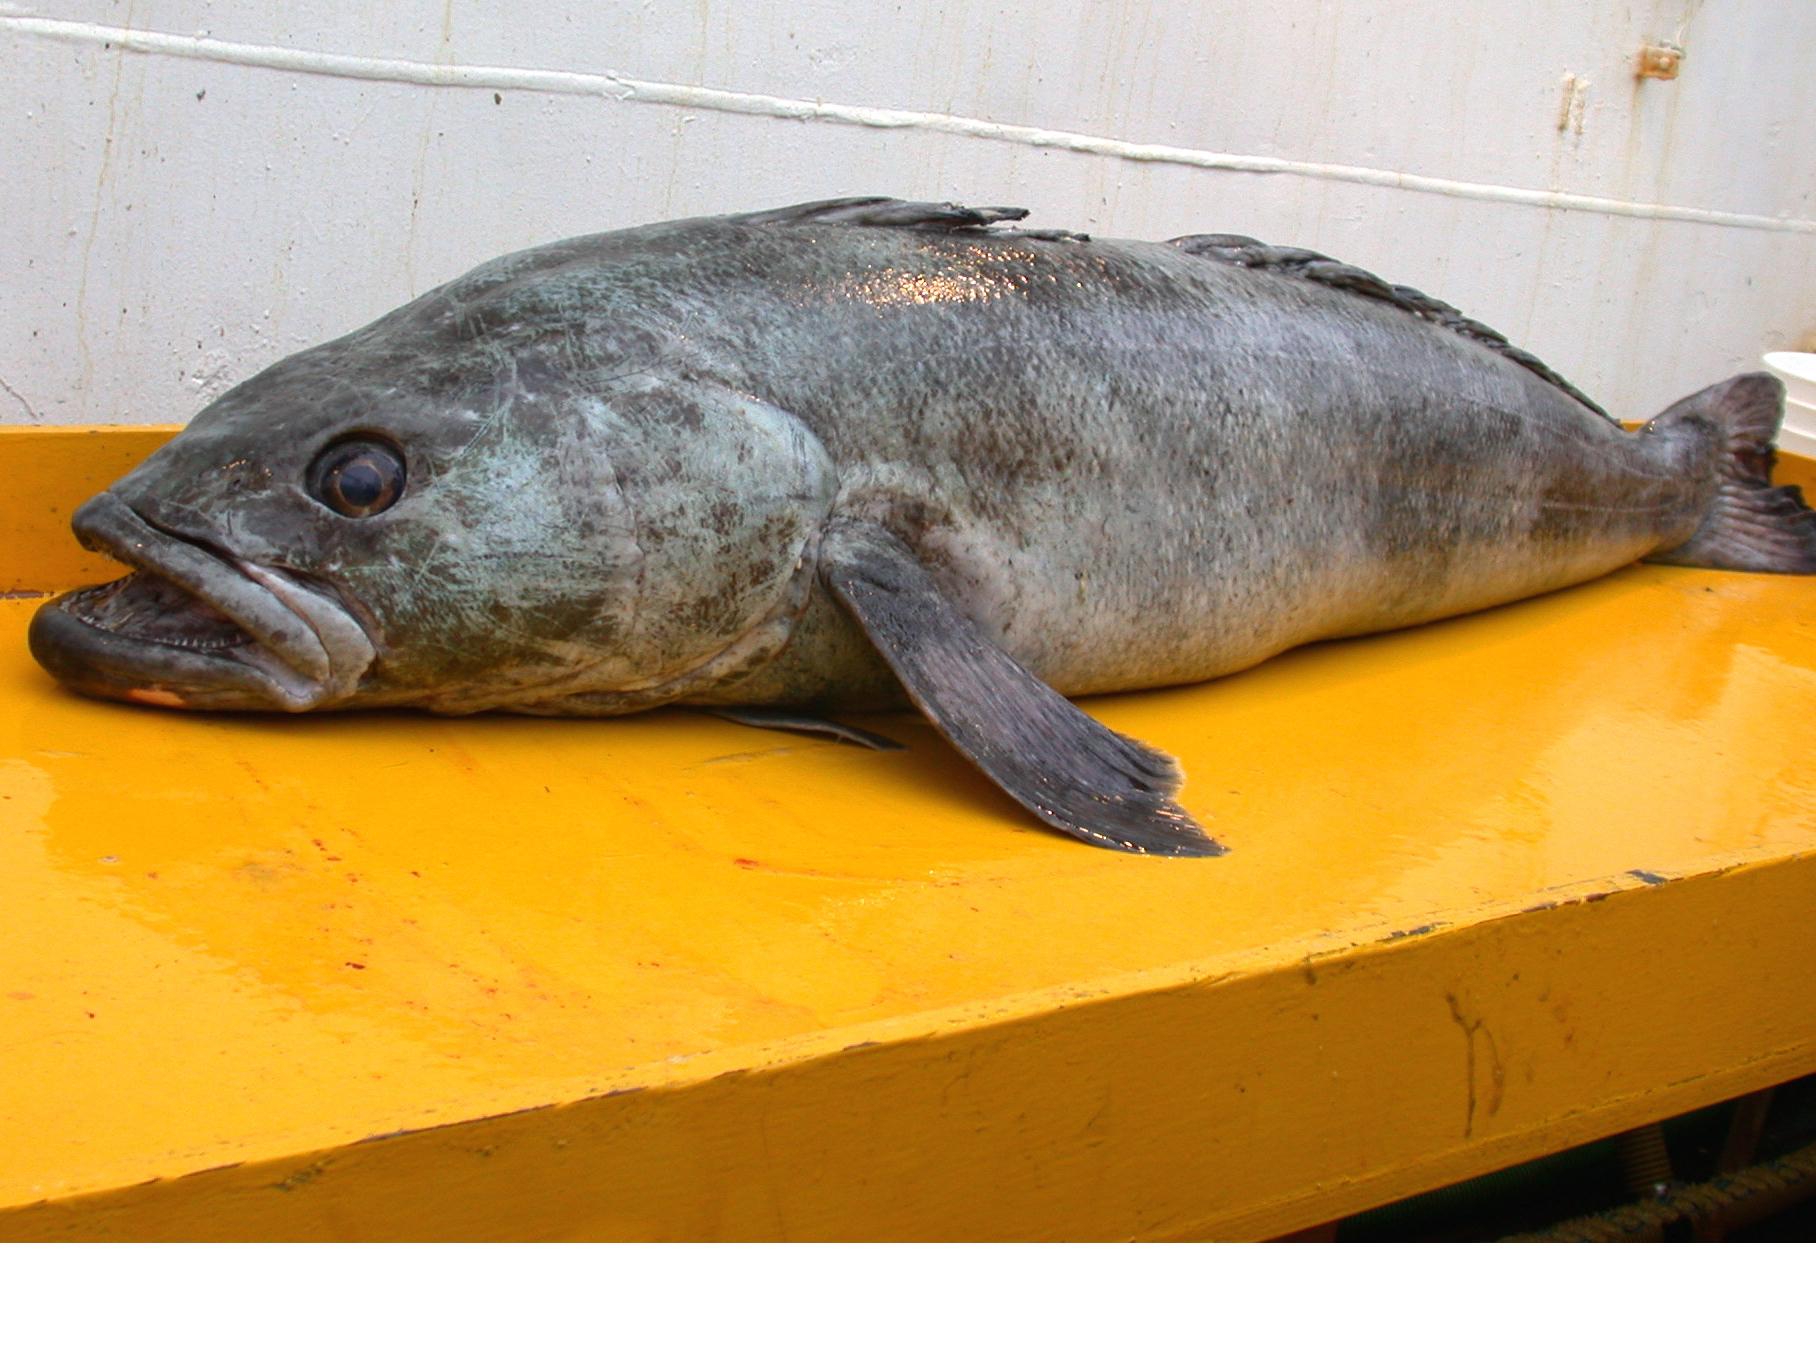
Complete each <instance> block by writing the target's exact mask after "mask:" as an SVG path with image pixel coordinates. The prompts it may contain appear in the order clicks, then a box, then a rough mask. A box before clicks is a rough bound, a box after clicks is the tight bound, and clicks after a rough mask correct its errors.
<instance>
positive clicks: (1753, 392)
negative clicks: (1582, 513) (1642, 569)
mask: <svg viewBox="0 0 1816 1362" xmlns="http://www.w3.org/2000/svg"><path fill="white" fill-rule="evenodd" d="M1783 414H1784V384H1782V383H1780V382H1779V381H1778V380H1777V379H1776V378H1773V377H1772V376H1771V375H1770V374H1741V375H1740V376H1739V377H1738V378H1730V379H1729V380H1728V381H1727V382H1725V383H1717V384H1716V385H1715V386H1714V387H1712V388H1704V389H1703V390H1702V391H1701V392H1699V393H1696V394H1694V395H1692V396H1690V397H1686V398H1685V399H1684V400H1683V401H1681V402H1679V403H1678V404H1677V405H1676V406H1674V407H1671V408H1669V409H1668V410H1666V411H1664V412H1662V413H1660V414H1659V415H1658V416H1655V417H1653V418H1652V420H1650V421H1648V422H1647V423H1646V424H1645V426H1643V427H1642V428H1641V430H1640V432H1639V436H1640V439H1641V440H1642V441H1644V442H1645V443H1647V444H1665V445H1666V446H1668V447H1674V448H1672V450H1671V452H1672V453H1673V454H1678V456H1679V457H1680V458H1684V459H1685V460H1686V462H1687V461H1688V460H1689V459H1691V458H1694V457H1695V456H1696V454H1697V453H1698V451H1699V447H1701V448H1702V449H1708V451H1709V453H1710V454H1712V455H1713V458H1714V460H1715V491H1714V498H1713V500H1712V501H1711V502H1710V504H1709V509H1708V511H1707V512H1706V513H1705V514H1704V516H1703V519H1702V523H1701V524H1700V525H1698V526H1697V527H1696V533H1694V534H1692V535H1691V536H1690V538H1689V539H1688V540H1686V541H1685V542H1684V543H1682V544H1679V545H1678V546H1677V547H1676V548H1674V549H1669V550H1667V551H1666V552H1664V553H1656V554H1653V555H1652V557H1651V558H1650V559H1649V560H1648V561H1649V562H1654V563H1676V564H1678V565H1680V566H1683V567H1712V568H1737V569H1739V570H1740V571H1743V572H1809V573H1816V512H1812V511H1811V510H1810V508H1809V507H1808V506H1806V505H1804V501H1803V494H1802V493H1801V492H1799V491H1798V490H1797V489H1796V488H1795V487H1775V486H1773V485H1772V465H1773V463H1774V462H1776V457H1775V455H1776V451H1775V450H1774V449H1773V446H1772V441H1773V438H1774V437H1775V436H1776V435H1777V434H1778V422H1779V418H1780V417H1781V416H1782V415H1783ZM1710 446H1713V448H1712V449H1710V448H1709V447H1710ZM1680 451H1681V452H1680ZM1705 457H1707V455H1705Z"/></svg>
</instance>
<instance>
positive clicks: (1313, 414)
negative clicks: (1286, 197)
mask: <svg viewBox="0 0 1816 1362" xmlns="http://www.w3.org/2000/svg"><path fill="white" fill-rule="evenodd" d="M1023 215H1024V214H1023V212H1022V210H1020V209H1010V208H978V209H971V208H963V207H959V206H956V205H953V204H917V203H905V202H901V201H898V200H891V199H845V200H837V201H833V202H827V203H813V204H804V205H801V206H798V207H793V208H784V209H779V210H776V211H772V212H763V213H751V214H744V215H741V216H736V217H719V218H699V219H694V220H691V221H685V222H672V223H663V224H660V225H656V226H650V227H640V228H635V229H633V230H629V231H620V232H611V233H607V234H605V235H601V236H591V237H582V238H578V239H576V240H572V241H563V242H559V243H557V244H555V245H552V246H544V247H541V248H539V249H536V250H531V251H525V252H523V253H521V254H518V255H511V256H506V257H504V258H503V259H501V260H496V261H493V262H492V263H490V264H487V265H483V266H481V267H480V268H478V269H477V270H475V271H473V272H472V273H470V274H468V275H466V276H464V277H463V278H460V279H457V280H455V281H454V282H453V283H451V284H447V285H445V286H444V287H441V288H438V289H435V290H434V291H433V292H430V293H427V294H425V295H423V296H422V297H420V298H418V299H416V300H415V301H414V302H411V303H409V304H406V305H405V306H403V307H401V308H399V309H398V310H397V311H395V312H392V313H391V314H390V315H388V316H386V317H383V318H381V319H380V320H378V321H376V322H374V323H372V324H371V325H370V326H367V327H365V328H363V329H362V330H359V331H355V332H354V333H353V334H351V335H349V336H345V337H343V338H341V339H340V340H336V341H331V342H329V343H328V344H326V345H322V346H319V347H317V348H316V349H313V350H308V351H305V352H303V353H302V354H298V355H294V356H292V357H291V358H289V359H286V360H284V361H282V362H281V363H278V364H276V365H273V366H272V367H271V368H269V369H267V370H265V371H264V372H263V373H261V374H259V375H257V376H256V377H254V378H252V379H250V380H249V381H247V382H245V383H243V384H241V385H240V386H239V387H237V388H235V389H233V390H232V391H231V392H229V393H227V394H226V395H225V396H224V397H222V398H221V399H220V400H218V401H216V402H215V403H213V404H212V405H210V406H209V407H207V408H206V409H205V410H203V411H202V412H201V413H200V414H199V415H198V416H197V417H196V418H195V420H194V422H193V423H192V424H191V425H190V426H189V427H188V429H187V430H185V431H184V432H183V433H182V434H181V435H179V436H178V437H177V438H176V439H175V440H173V441H171V443H170V444H168V445H167V446H165V447H164V448H163V449H162V450H161V451H159V452H158V453H157V454H156V455H155V456H154V457H152V458H151V459H150V460H148V461H147V462H146V463H145V464H144V465H143V466H141V467H140V468H138V469H136V470H135V471H134V472H132V473H130V474H128V475H127V476H126V477H125V478H122V479H121V480H120V481H119V482H118V483H117V484H115V486H114V487H113V488H112V489H111V490H110V491H107V492H103V493H102V494H101V495H99V496H97V497H95V498H94V499H93V500H91V501H89V502H88V503H87V504H86V505H84V506H83V507H82V508H81V509H80V510H78V511H77V512H76V516H75V530H76V534H77V536H78V537H79V538H80V539H81V540H82V542H83V543H85V544H86V545H88V546H89V547H91V548H94V549H98V550H100V551H101V552H104V553H108V554H111V555H113V556H114V557H116V558H118V559H120V560H122V561H123V562H124V563H126V564H127V565H129V566H130V567H132V568H133V569H135V570H134V571H133V573H132V574H131V575H130V576H128V577H126V578H124V579H123V580H121V581H118V582H115V583H113V584H111V585H107V586H102V587H94V588H89V589H86V590H82V591H76V592H72V593H71V594H69V595H66V596H63V597H61V598H59V599H57V600H55V601H52V602H50V603H48V604H46V605H45V606H44V607H43V608H42V609H41V610H40V611H39V612H38V614H37V617H36V618H35V619H34V620H33V622H32V630H31V644H32V649H33V651H34V652H35V654H36V655H37V657H38V660H39V661H40V662H42V663H43V664H44V666H45V667H47V668H49V669H50V671H52V672H53V673H55V674H56V675H57V676H58V677H59V678H60V679H61V680H63V681H64V682H65V683H66V684H68V685H70V686H71V687H73V688H75V689H76V690H79V691H83V692H86V693H88V694H92V695H99V696H105V697H108V698H112V699H124V700H134V701H141V702H145V703H149V704H158V705H167V706H175V707H184V708H192V709H267V710H270V709H277V710H312V709H334V708H345V707H350V706H380V705H383V706H398V705H403V706H415V707H420V708H424V709H430V710H436V711H439V712H442V713H453V714H463V713H469V712H472V711H475V710H484V709H507V710H519V711H524V712H529V713H535V714H592V715H600V714H627V713H631V712H633V711H637V710H645V709H649V708H651V707H653V706H657V705H666V704H682V705H695V706H707V707H712V708H714V709H717V710H719V711H720V712H722V713H726V714H727V715H729V716H730V717H734V718H739V719H741V720H744V721H746V722H756V723H765V724H770V725H774V726H780V727H799V728H802V729H807V730H813V731H820V732H833V733H845V734H847V735H861V730H851V729H846V728H844V727H843V726H842V725H839V724H837V723H836V722H835V721H833V720H831V719H828V718H824V717H821V716H823V715H825V714H826V713H827V712H828V711H832V712H837V711H839V710H852V709H863V708H875V707H886V706H888V705H889V704H891V703H899V702H901V701H902V700H903V699H904V693H905V698H906V699H907V700H909V701H912V702H913V703H914V704H915V705H917V706H918V707H919V708H920V709H922V710H923V711H924V712H925V713H926V714H927V716H928V718H930V719H931V720H932V721H933V723H934V724H935V725H936V726H937V727H938V728H939V730H940V731H941V732H942V733H943V734H944V735H945V736H946V737H947V738H948V739H950V740H951V741H952V742H953V744H954V745H956V746H957V747H958V749H959V750H960V751H961V752H962V753H963V754H964V755H965V756H966V757H968V758H969V759H970V760H971V761H972V762H973V763H975V764H976V765H977V766H978V767H979V768H980V769H981V770H982V771H983V773H984V774H985V775H987V776H988V777H990V779H992V780H994V781H995V782H996V783H997V784H998V785H1000V786H1001V787H1002V788H1003V789H1004V790H1005V791H1007V792H1008V793H1009V794H1010V795H1012V796H1013V797H1014V798H1015V799H1017V800H1019V801H1020V802H1021V803H1022V804H1023V805H1025V806H1026V807H1027V808H1028V809H1029V810H1031V811H1032V812H1033V813H1035V814H1036V815H1038V816H1039V817H1040V818H1042V819H1044V820H1045V821H1047V822H1048V823H1050V824H1052V825H1053V826H1055V827H1058V828H1060V829H1063V830H1064V831H1066V832H1068V833H1071V834H1072V835H1074V836H1077V837H1080V838H1082V839H1084V840H1086V841H1089V842H1093V843H1097V844H1099V845H1103V846H1108V847H1117V848H1123V849H1127V850H1135V851H1148V852H1156V853H1162V854H1168V855H1182V856H1191V855H1208V854H1215V853H1216V852H1217V851H1219V850H1221V848H1220V847H1219V846H1218V845H1217V843H1215V842H1214V841H1212V840H1211V838H1210V837H1208V836H1207V835H1206V834H1205V833H1204V832H1203V831H1202V830H1201V829H1200V828H1199V827H1198V825H1197V824H1196V823H1195V822H1193V820H1192V819H1191V817H1190V816H1189V815H1187V814H1186V813H1185V812H1184V810H1182V809H1181V808H1180V807H1179V806H1178V805H1177V804H1175V803H1174V802H1173V801H1172V798H1171V796H1172V795H1173V794H1174V792H1175V791H1176V790H1177V788H1178V785H1179V776H1178V773H1177V770H1176V768H1175V766H1174V764H1173V762H1172V761H1171V760H1170V759H1168V758H1167V757H1166V756H1164V755H1163V754H1161V753H1159V752H1156V751H1154V750H1153V749H1151V748H1148V747H1146V746H1144V745H1142V744H1141V743H1139V742H1135V741H1133V740H1131V739H1129V738H1125V737H1123V736H1121V735H1119V734H1116V733H1113V732H1111V731H1110V730H1108V729H1106V728H1104V727H1102V726H1100V725H1099V724H1097V723H1096V722H1095V721H1093V720H1092V719H1091V718H1089V717H1088V716H1087V715H1085V714H1084V713H1083V712H1082V711H1081V710H1079V709H1078V708H1076V707H1075V706H1073V705H1072V704H1070V703H1069V702H1068V701H1066V700H1064V699H1062V698H1061V697H1062V695H1079V694H1090V693H1094V692H1102V691H1121V690H1130V689H1136V688H1140V687H1148V686H1165V685H1173V684H1176V683H1179V682H1187V681H1201V680H1204V679H1206V678H1208V677H1214V676H1221V675H1223V674H1225V673H1228V672H1234V671H1238V670H1240V669H1242V668H1244V667H1249V666H1253V665H1254V664H1255V663H1257V662H1260V661H1261V660H1263V659H1264V658H1268V657H1271V656H1273V655H1274V654H1276V653H1279V652H1282V651H1283V650H1285V649H1288V648H1291V647H1293V646H1295V645H1297V644H1301V643H1305V642H1308V641H1310V640H1312V639H1323V638H1334V637H1340V636H1344V635H1353V634H1365V633H1372V632H1375V631H1377V630H1382V629H1394V628H1398V627H1401V626H1403V625H1411V624H1418V623H1421V622H1423V621H1427V620H1434V619H1438V618H1440V617H1443V616H1447V615H1456V614H1461V613H1463V612H1465V611H1470V610H1478V609H1481V608H1482V607H1484V606H1491V605H1496V604H1499V603H1501V602H1504V601H1512V600H1517V599H1519V598H1521V597H1525V596H1532V595H1535V594H1537V593H1539V592H1544V591H1550V590H1552V589H1554V588H1557V587H1562V586H1566V585H1568V584H1570V583H1574V582H1581V581H1585V580H1587V579H1589V578H1592V577H1598V576H1600V575H1602V574H1604V573H1607V572H1611V571H1613V570H1614V569H1616V568H1619V567H1621V566H1623V565H1625V564H1628V563H1632V562H1634V561H1636V560H1638V559H1641V558H1648V557H1649V558H1651V559H1652V560H1653V561H1659V562H1674V563H1686V564H1695V565H1700V566H1710V567H1730V568H1740V569H1749V570H1764V571H1779V572H1812V571H1816V516H1812V514H1811V512H1810V511H1809V510H1808V509H1806V508H1805V506H1804V505H1803V503H1802V501H1801V500H1800V499H1799V497H1798V495H1797V493H1796V492H1795V491H1793V490H1791V489H1788V488H1783V487H1774V486H1772V485H1771V484H1770V469H1771V464H1772V440H1773V437H1774V435H1775V433H1776V430H1777V426H1778V420H1779V414H1780V409H1781V405H1782V400H1783V393H1782V389H1781V387H1780V385H1779V384H1778V382H1777V381H1776V380H1775V379H1773V378H1770V377H1768V376H1766V375H1764V374H1746V375H1742V376H1741V377H1738V378H1732V379H1729V380H1728V381H1727V382H1725V383H1720V384H1717V385H1716V386H1714V387H1712V388H1708V389H1705V390H1704V391H1702V392H1700V393H1697V394H1696V395H1695V396H1693V397H1689V398H1687V399H1685V400H1684V401H1682V402H1679V403H1678V404H1677V405H1676V406H1674V407H1672V408H1670V409H1669V410H1668V411H1666V412H1665V413H1663V414H1662V415H1661V416H1659V417H1657V418H1656V419H1654V420H1653V421H1652V422H1650V423H1649V424H1648V425H1646V426H1645V427H1644V428H1643V429H1641V430H1640V431H1638V432H1637V433H1634V434H1628V433H1626V432H1624V431H1623V430H1622V429H1621V428H1620V427H1619V426H1618V425H1616V424H1615V423H1614V422H1613V421H1611V420H1610V419H1609V418H1608V417H1607V415H1606V414H1604V413H1603V412H1602V411H1601V409H1600V408H1598V407H1596V406H1595V405H1594V404H1593V403H1592V402H1590V401H1589V400H1588V399H1587V398H1586V397H1584V396H1583V395H1582V394H1581V393H1579V392H1577V391H1576V389H1574V388H1572V387H1571V386H1570V385H1569V384H1568V383H1566V382H1564V381H1563V380H1562V379H1561V378H1559V377H1558V376H1557V375H1556V374H1554V373H1553V372H1552V371H1551V370H1550V369H1548V368H1546V367H1545V366H1544V365H1543V364H1541V363H1540V362H1539V361H1538V360H1536V359H1534V358H1533V357H1532V356H1530V355H1528V354H1525V353H1524V352H1522V351H1520V350H1517V349H1515V348H1513V347H1512V346H1511V345H1509V344H1508V343H1507V341H1506V340H1505V339H1504V338H1503V337H1501V336H1500V335H1498V334H1497V333H1495V332H1493V331H1491V330H1489V329H1488V328H1486V327H1484V326H1482V325H1480V324H1479V323H1476V322H1473V321H1470V320H1468V319H1467V318H1465V317H1463V316H1461V315H1460V314H1459V313H1458V312H1457V311H1456V310H1455V309H1453V308H1450V307H1448V306H1446V305H1444V304H1442V303H1439V302H1437V301H1435V300H1433V299H1431V298H1428V297H1426V296H1425V295H1424V294H1422V293H1419V292H1417V291H1416V290H1412V289H1407V288H1402V287H1397V286H1394V285H1390V284H1386V283H1384V282H1383V281H1381V280H1380V279H1378V278H1376V277H1375V276H1374V275H1372V274H1369V273H1367V272H1365V271H1363V270H1360V269H1356V268H1354V267H1352V266H1349V265H1344V264H1339V263H1338V262H1336V261H1333V260H1330V259H1327V258H1326V257H1324V256H1321V255H1318V254H1316V253H1314V252H1311V251H1305V250H1291V249H1282V248H1277V247H1270V246H1265V245H1262V244H1261V243H1259V242H1256V241H1253V240H1251V239H1248V238H1245V237H1233V236H1194V237H1184V238H1180V239H1178V240H1175V241H1171V242H1166V243H1144V242H1123V241H1118V242H1106V241H1092V240H1090V239H1089V238H1087V237H1085V236H1082V235H1079V234H1076V233H1068V232H1031V231H1023V230H1019V229H1015V228H1009V227H1004V226H1001V225H1000V224H1002V223H1005V222H1010V221H1014V220H1016V219H1019V218H1021V217H1022V216H1023Z"/></svg>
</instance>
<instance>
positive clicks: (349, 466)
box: [334, 454, 385, 510]
mask: <svg viewBox="0 0 1816 1362" xmlns="http://www.w3.org/2000/svg"><path fill="white" fill-rule="evenodd" d="M334 483H335V488H336V490H337V491H339V492H340V495H341V500H342V501H344V502H346V503H347V504H348V505H349V506H354V507H357V508H359V509H360V510H364V509H365V508H366V507H368V506H370V505H372V503H373V502H375V501H377V500H378V499H379V498H380V497H382V496H383V495H384V494H385V475H384V474H383V473H381V472H379V470H378V469H376V468H374V467H373V466H372V456H371V455H370V454H359V455H356V456H355V457H354V458H353V459H351V460H349V461H348V462H347V463H344V464H342V465H341V467H340V472H339V473H337V474H336V475H335V479H334Z"/></svg>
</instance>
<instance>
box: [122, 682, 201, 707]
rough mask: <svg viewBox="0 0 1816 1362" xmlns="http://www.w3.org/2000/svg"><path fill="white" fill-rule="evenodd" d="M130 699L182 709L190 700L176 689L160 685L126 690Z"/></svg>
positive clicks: (141, 702) (143, 703) (145, 703)
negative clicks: (166, 688) (168, 688)
mask: <svg viewBox="0 0 1816 1362" xmlns="http://www.w3.org/2000/svg"><path fill="white" fill-rule="evenodd" d="M126 698H127V699H128V700H137V701H138V702H139V703H140V704H142V705H163V706H164V707H165V708H166V709H182V708H183V707H184V706H185V705H186V704H187V703H188V702H187V701H186V700H184V699H183V697H182V696H180V695H178V694H177V693H176V692H175V691H168V690H164V689H163V688H161V687H159V686H139V687H137V688H135V689H133V690H129V691H127V692H126Z"/></svg>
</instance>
